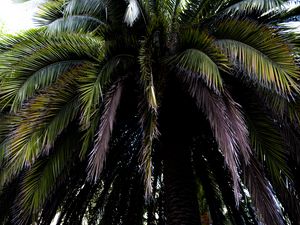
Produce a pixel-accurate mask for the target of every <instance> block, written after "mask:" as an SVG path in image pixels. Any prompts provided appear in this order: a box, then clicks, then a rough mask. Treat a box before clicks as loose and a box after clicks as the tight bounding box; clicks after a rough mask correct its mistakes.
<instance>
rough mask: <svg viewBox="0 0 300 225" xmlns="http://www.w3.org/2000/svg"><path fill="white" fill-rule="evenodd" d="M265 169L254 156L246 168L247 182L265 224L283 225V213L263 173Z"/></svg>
mask: <svg viewBox="0 0 300 225" xmlns="http://www.w3.org/2000/svg"><path fill="white" fill-rule="evenodd" d="M262 171H263V169H262V167H261V166H260V164H259V162H257V161H256V159H255V157H254V156H251V160H250V163H249V165H248V166H247V167H246V168H245V182H246V186H247V188H248V189H249V191H250V195H251V199H252V201H253V203H254V205H255V207H256V209H257V213H258V214H259V215H260V219H261V220H262V221H263V222H264V223H265V224H276V225H283V224H284V222H283V215H282V212H281V209H280V206H279V203H278V201H276V199H275V196H274V193H273V190H272V187H271V185H270V183H269V182H268V180H267V179H266V177H265V176H264V174H263V172H262Z"/></svg>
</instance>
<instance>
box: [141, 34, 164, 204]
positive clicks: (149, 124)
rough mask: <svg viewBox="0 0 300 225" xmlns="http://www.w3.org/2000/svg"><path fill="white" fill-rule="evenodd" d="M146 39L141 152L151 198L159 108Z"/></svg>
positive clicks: (147, 191)
mask: <svg viewBox="0 0 300 225" xmlns="http://www.w3.org/2000/svg"><path fill="white" fill-rule="evenodd" d="M148 41H149V40H147V39H145V40H144V42H143V43H142V47H141V49H140V55H139V64H140V70H141V78H140V84H141V86H142V91H143V95H144V98H145V100H146V101H145V103H144V105H142V107H141V108H142V112H141V114H142V115H141V121H140V123H141V125H142V128H143V145H142V148H141V152H140V162H141V165H142V170H143V176H144V183H145V188H146V190H145V197H146V199H149V197H150V196H151V194H152V182H151V177H152V155H151V154H152V150H153V141H154V140H155V139H156V138H157V137H158V134H159V132H158V129H157V110H158V103H157V97H156V92H155V88H154V81H153V71H152V52H151V47H150V46H149V43H148Z"/></svg>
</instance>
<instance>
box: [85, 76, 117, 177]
mask: <svg viewBox="0 0 300 225" xmlns="http://www.w3.org/2000/svg"><path fill="white" fill-rule="evenodd" d="M122 88H123V85H122V81H117V83H116V84H115V85H114V86H113V87H112V88H111V90H110V91H109V93H107V94H106V99H105V101H104V104H105V105H104V111H103V114H102V116H101V121H100V125H99V130H98V134H97V138H96V140H95V144H94V148H93V150H92V151H91V153H90V156H89V165H88V173H89V179H90V180H93V181H97V179H99V177H100V174H101V172H102V170H103V166H104V163H105V159H106V155H107V152H108V149H109V141H110V136H111V133H112V130H113V124H114V121H115V120H116V113H117V109H118V106H119V103H120V100H121V95H122Z"/></svg>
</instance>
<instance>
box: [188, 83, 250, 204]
mask: <svg viewBox="0 0 300 225" xmlns="http://www.w3.org/2000/svg"><path fill="white" fill-rule="evenodd" d="M191 80H193V79H191ZM187 84H188V85H190V87H189V92H190V94H191V95H192V97H194V98H195V99H196V101H197V105H198V107H199V108H200V109H201V110H202V111H203V112H204V114H205V115H206V117H207V119H208V121H209V124H210V126H211V129H212V131H213V134H214V136H215V138H216V141H217V143H218V145H219V148H220V149H221V151H222V153H223V155H224V158H225V162H226V165H227V166H228V168H229V170H230V172H231V175H232V179H233V183H234V186H233V189H234V192H235V198H236V202H237V204H238V202H239V199H240V194H239V192H240V187H239V180H240V178H239V165H240V162H239V161H240V160H239V148H240V150H241V152H242V155H243V156H244V160H245V161H246V162H247V161H248V158H249V154H250V152H249V151H250V147H249V143H248V141H247V138H248V131H247V128H246V125H245V123H244V119H243V117H242V115H241V113H240V112H239V110H238V108H235V107H237V105H236V103H234V101H233V102H229V101H232V100H229V101H227V102H226V103H225V102H224V100H223V99H222V97H221V96H218V95H215V94H214V93H211V91H210V90H209V89H208V88H207V87H205V86H204V85H202V84H201V81H199V80H197V78H196V79H195V78H194V81H193V82H188V83H187ZM228 103H229V107H228V106H227V105H226V104H228ZM237 134H238V135H237ZM238 137H239V138H241V139H238Z"/></svg>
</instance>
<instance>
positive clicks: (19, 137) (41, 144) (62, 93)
mask: <svg viewBox="0 0 300 225" xmlns="http://www.w3.org/2000/svg"><path fill="white" fill-rule="evenodd" d="M83 68H84V67H83V66H81V67H80V69H83ZM80 69H79V68H77V73H76V72H75V71H72V73H70V72H69V73H67V74H65V75H64V76H62V77H61V78H60V79H59V80H58V81H57V82H56V83H55V84H54V85H52V86H51V87H49V88H48V89H47V92H44V93H42V94H40V95H38V96H36V97H35V98H33V99H32V100H30V101H29V102H28V103H27V104H26V105H25V106H24V107H22V109H21V110H20V111H19V112H18V113H17V114H16V115H13V119H14V120H13V121H12V122H13V123H12V125H11V131H10V133H9V135H8V138H7V145H6V148H7V149H6V152H5V158H6V161H7V162H6V164H5V168H4V170H3V174H1V175H2V176H1V179H0V182H1V185H2V184H4V183H7V182H9V181H10V179H12V177H13V176H14V175H16V174H18V172H20V170H21V169H22V168H23V167H28V166H30V165H31V164H32V163H34V162H35V160H36V159H37V157H39V156H40V155H43V154H47V153H48V151H49V149H50V148H51V147H52V146H53V144H54V142H55V140H56V138H57V137H58V136H59V135H60V134H61V133H62V131H63V130H64V129H65V128H66V127H67V126H68V125H69V124H70V123H71V122H72V121H73V120H74V119H75V117H76V116H77V113H78V110H79V108H78V107H77V101H78V98H77V95H76V88H77V87H76V76H79V74H80V73H78V70H80Z"/></svg>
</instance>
